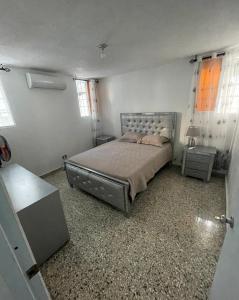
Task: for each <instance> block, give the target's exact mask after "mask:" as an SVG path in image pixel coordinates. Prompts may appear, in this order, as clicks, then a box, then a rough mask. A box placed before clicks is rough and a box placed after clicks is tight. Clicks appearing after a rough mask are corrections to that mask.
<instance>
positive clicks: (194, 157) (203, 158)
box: [186, 153, 210, 163]
mask: <svg viewBox="0 0 239 300" xmlns="http://www.w3.org/2000/svg"><path fill="white" fill-rule="evenodd" d="M186 160H190V161H195V162H201V163H209V162H210V156H208V155H202V154H194V153H187V156H186Z"/></svg>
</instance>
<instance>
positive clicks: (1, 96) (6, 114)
mask: <svg viewBox="0 0 239 300" xmlns="http://www.w3.org/2000/svg"><path fill="white" fill-rule="evenodd" d="M14 125H15V122H14V120H13V116H12V113H11V110H10V107H9V104H8V101H7V97H6V95H5V92H4V90H3V87H2V85H1V83H0V127H8V126H14Z"/></svg>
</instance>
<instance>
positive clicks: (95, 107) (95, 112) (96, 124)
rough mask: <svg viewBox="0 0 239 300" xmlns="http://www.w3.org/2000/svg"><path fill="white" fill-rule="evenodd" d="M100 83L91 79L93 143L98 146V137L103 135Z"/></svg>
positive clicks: (90, 98) (90, 97)
mask: <svg viewBox="0 0 239 300" xmlns="http://www.w3.org/2000/svg"><path fill="white" fill-rule="evenodd" d="M97 85H98V83H97V81H96V80H89V100H90V111H91V128H92V138H93V145H94V146H96V138H97V137H98V136H99V135H101V119H100V108H99V95H98V86H97Z"/></svg>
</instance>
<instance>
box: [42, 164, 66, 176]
mask: <svg viewBox="0 0 239 300" xmlns="http://www.w3.org/2000/svg"><path fill="white" fill-rule="evenodd" d="M60 170H63V167H60V168H57V169H54V170H52V171H49V172H47V173H44V174H42V175H40V177H41V178H45V177H46V176H49V175H52V174H55V173H56V172H58V171H60Z"/></svg>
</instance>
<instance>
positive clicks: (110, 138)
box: [96, 135, 115, 146]
mask: <svg viewBox="0 0 239 300" xmlns="http://www.w3.org/2000/svg"><path fill="white" fill-rule="evenodd" d="M114 139H115V137H114V136H112V135H101V136H98V137H97V138H96V146H99V145H102V144H104V143H108V142H110V141H113V140H114Z"/></svg>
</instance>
